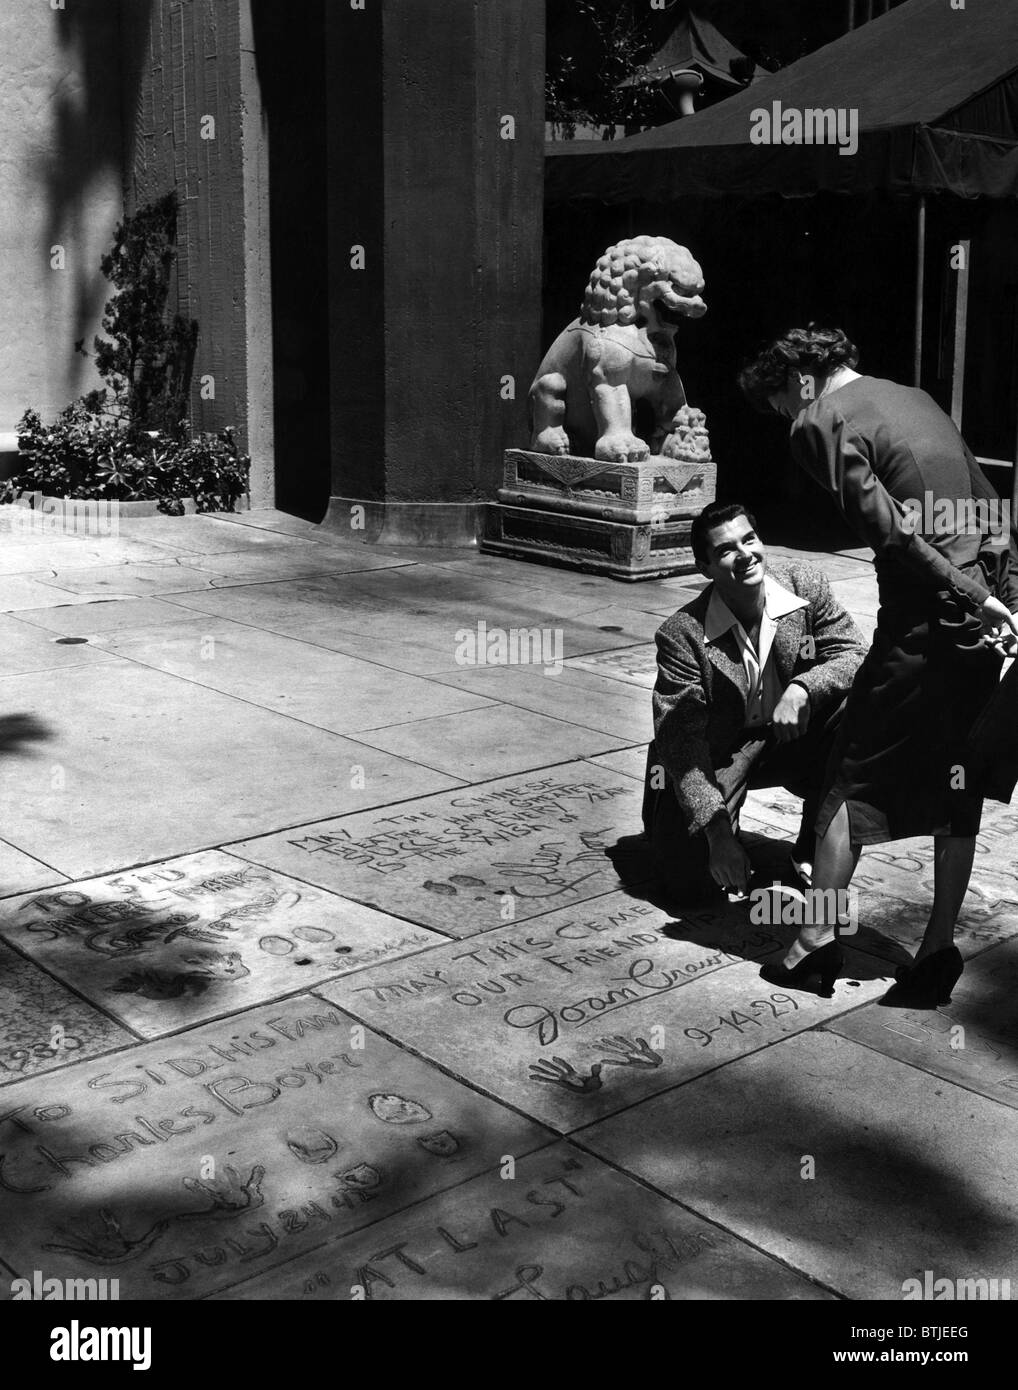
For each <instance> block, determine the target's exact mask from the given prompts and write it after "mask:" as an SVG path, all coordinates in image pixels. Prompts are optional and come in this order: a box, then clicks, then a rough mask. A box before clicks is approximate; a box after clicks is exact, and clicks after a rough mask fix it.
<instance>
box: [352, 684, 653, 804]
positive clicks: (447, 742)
mask: <svg viewBox="0 0 1018 1390" xmlns="http://www.w3.org/2000/svg"><path fill="white" fill-rule="evenodd" d="M408 679H412V677H410V678H408ZM638 735H639V731H638V730H637V736H638ZM357 737H358V739H359V740H360V741H361V742H363V743H365V744H367V745H368V746H369V747H370V748H378V749H381V750H382V751H383V752H385V753H391V754H393V755H394V756H395V757H397V758H412V759H413V761H414V762H418V763H420V764H421V765H422V766H424V767H433V768H435V769H436V770H437V771H438V772H445V773H447V774H448V775H449V776H450V777H461V778H463V779H465V780H466V781H469V782H480V781H484V780H485V779H487V778H489V777H500V776H504V775H505V774H506V773H508V772H525V771H527V770H529V769H531V768H540V767H548V766H549V765H550V764H553V763H563V762H567V761H570V760H572V759H574V758H585V757H587V756H589V755H590V754H592V753H610V752H611V751H612V750H613V749H615V748H619V747H621V746H622V745H624V744H625V743H628V742H629V739H628V738H619V737H617V736H616V735H613V734H602V733H596V732H592V731H591V730H589V729H583V728H580V727H579V726H578V725H576V724H566V723H565V722H564V721H563V720H561V719H550V718H549V717H548V716H547V715H544V714H533V713H531V711H530V710H526V709H517V708H516V707H515V706H513V705H489V706H487V707H485V708H483V709H473V710H466V711H465V712H463V713H462V714H446V715H440V716H437V717H434V718H430V719H418V720H414V721H413V722H408V723H404V724H395V725H393V726H392V727H391V728H387V729H376V730H374V731H372V732H361V733H358V735H357Z"/></svg>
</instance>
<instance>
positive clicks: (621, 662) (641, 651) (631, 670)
mask: <svg viewBox="0 0 1018 1390" xmlns="http://www.w3.org/2000/svg"><path fill="white" fill-rule="evenodd" d="M567 666H568V667H569V669H571V670H576V671H590V672H592V673H593V674H594V675H598V676H605V677H607V678H608V679H610V680H615V681H621V682H622V683H623V684H625V685H635V686H639V687H640V689H641V690H653V689H654V683H655V681H656V680H657V649H656V647H654V646H653V645H649V646H640V647H622V648H621V649H619V650H617V651H607V652H598V653H597V655H596V656H574V657H571V658H570V660H569V661H568V662H567ZM647 707H648V708H650V699H649V697H648V699H647Z"/></svg>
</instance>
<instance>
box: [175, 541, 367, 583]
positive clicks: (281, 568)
mask: <svg viewBox="0 0 1018 1390" xmlns="http://www.w3.org/2000/svg"><path fill="white" fill-rule="evenodd" d="M190 563H191V564H193V565H194V566H195V568H196V569H202V570H207V571H208V572H209V573H210V574H214V575H216V576H217V580H216V583H217V585H218V584H220V583H221V582H222V581H223V580H233V581H236V582H239V583H249V582H250V581H251V580H252V579H273V580H276V579H290V578H296V577H297V576H299V575H305V574H346V573H351V572H352V573H358V574H359V573H364V572H371V571H373V570H376V569H389V568H392V566H390V565H365V564H364V563H363V561H362V558H361V557H360V556H359V555H351V554H350V552H349V551H346V550H334V549H333V548H332V547H330V546H326V545H317V544H315V543H314V542H310V541H308V542H305V541H292V542H290V544H289V545H287V546H284V545H271V546H270V545H266V546H259V547H258V548H257V549H252V548H248V549H245V550H237V551H221V552H220V551H217V552H215V553H214V554H205V555H202V556H200V557H194V558H193V559H192V560H191V561H190Z"/></svg>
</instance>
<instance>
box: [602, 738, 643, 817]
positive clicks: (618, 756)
mask: <svg viewBox="0 0 1018 1390" xmlns="http://www.w3.org/2000/svg"><path fill="white" fill-rule="evenodd" d="M647 748H648V745H647V744H646V743H641V744H639V745H638V746H637V747H636V748H620V749H619V751H618V752H617V753H599V754H598V755H597V757H596V758H588V759H587V761H588V762H590V763H593V764H594V766H595V767H607V768H611V770H612V772H621V773H622V775H623V776H624V777H634V778H635V779H636V780H637V782H639V783H640V784H641V785H642V783H643V779H644V775H645V773H646V771H647ZM635 814H636V822H637V823H636V825H635V826H632V827H631V828H630V829H629V830H625V829H623V828H622V827H621V826H620V827H619V834H620V835H625V834H630V835H636V834H637V833H638V832H639V830H640V828H641V825H642V821H641V819H640V808H639V806H637V807H636V810H635ZM630 819H632V817H631V818H630Z"/></svg>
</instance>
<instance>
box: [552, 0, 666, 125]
mask: <svg viewBox="0 0 1018 1390" xmlns="http://www.w3.org/2000/svg"><path fill="white" fill-rule="evenodd" d="M570 10H571V11H572V14H573V16H575V15H576V14H579V16H580V22H579V24H578V25H577V23H576V20H575V18H574V17H569V18H568V19H565V18H564V19H563V21H562V22H563V23H564V24H565V25H566V26H567V30H568V34H569V38H568V40H567V41H569V42H571V43H578V44H579V45H580V49H581V51H582V53H583V57H582V58H581V59H580V60H579V61H578V60H577V57H576V56H575V54H574V53H572V52H555V51H554V48H555V45H554V44H553V45H552V50H553V51H552V55H551V57H550V60H549V64H548V72H547V77H546V80H545V117H546V119H547V120H549V121H551V122H552V123H553V124H555V125H557V126H558V127H559V128H560V130H561V132H562V135H563V136H564V137H565V138H566V139H567V140H568V139H572V138H573V136H574V135H575V134H576V127H577V125H579V124H584V125H600V126H603V127H604V138H605V139H606V140H612V139H614V137H615V134H616V132H617V130H618V128H619V126H625V125H627V124H636V125H645V124H650V123H651V122H652V120H653V119H654V113H655V111H656V109H657V100H656V96H655V94H654V93H653V91H651V90H649V89H647V88H644V87H621V86H620V85H619V84H620V83H622V82H624V81H625V80H626V78H628V77H632V76H634V74H636V73H637V72H639V70H640V68H641V66H642V65H643V63H644V62H645V60H646V58H647V57H649V55H650V52H651V48H652V42H651V38H650V30H649V27H648V13H647V12H646V11H645V10H644V9H643V8H642V7H641V8H639V9H637V8H636V7H634V5H633V3H632V0H598V2H597V3H592V0H571V3H570Z"/></svg>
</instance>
